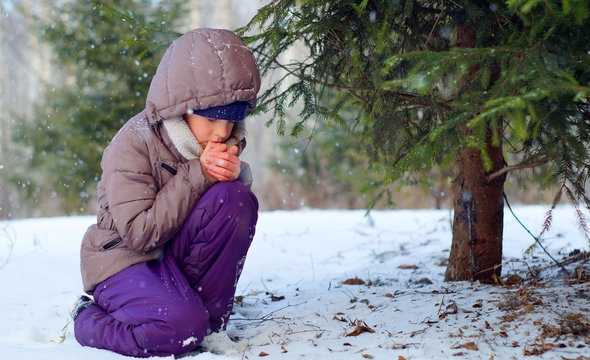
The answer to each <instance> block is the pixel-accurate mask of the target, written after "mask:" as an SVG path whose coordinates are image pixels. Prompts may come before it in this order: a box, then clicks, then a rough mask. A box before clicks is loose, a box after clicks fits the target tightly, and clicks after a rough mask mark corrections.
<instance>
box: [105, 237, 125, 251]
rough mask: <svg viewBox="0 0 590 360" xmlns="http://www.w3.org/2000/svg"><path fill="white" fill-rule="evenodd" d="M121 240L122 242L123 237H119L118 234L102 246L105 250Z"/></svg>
mask: <svg viewBox="0 0 590 360" xmlns="http://www.w3.org/2000/svg"><path fill="white" fill-rule="evenodd" d="M121 242H123V239H121V237H120V236H119V237H118V238H116V239H113V240H111V241H109V242H108V243H106V244H104V245H103V247H102V248H103V249H105V250H108V249H110V248H113V247H115V246H117V245H118V244H120V243H121Z"/></svg>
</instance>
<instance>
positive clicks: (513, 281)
mask: <svg viewBox="0 0 590 360" xmlns="http://www.w3.org/2000/svg"><path fill="white" fill-rule="evenodd" d="M523 281H524V279H523V278H521V277H520V276H518V275H517V274H514V275H510V276H509V277H508V279H506V284H508V285H515V284H520V283H521V282H523Z"/></svg>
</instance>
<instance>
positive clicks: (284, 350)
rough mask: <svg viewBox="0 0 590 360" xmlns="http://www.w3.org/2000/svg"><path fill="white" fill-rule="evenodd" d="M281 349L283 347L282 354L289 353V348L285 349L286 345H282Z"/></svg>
mask: <svg viewBox="0 0 590 360" xmlns="http://www.w3.org/2000/svg"><path fill="white" fill-rule="evenodd" d="M281 349H283V351H281V354H284V353H288V351H287V349H285V345H281Z"/></svg>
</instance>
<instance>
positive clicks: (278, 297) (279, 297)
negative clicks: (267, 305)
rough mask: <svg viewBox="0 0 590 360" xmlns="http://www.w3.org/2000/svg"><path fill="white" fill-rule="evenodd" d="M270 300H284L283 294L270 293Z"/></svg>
mask: <svg viewBox="0 0 590 360" xmlns="http://www.w3.org/2000/svg"><path fill="white" fill-rule="evenodd" d="M270 300H272V301H281V300H285V297H284V296H275V295H273V294H270Z"/></svg>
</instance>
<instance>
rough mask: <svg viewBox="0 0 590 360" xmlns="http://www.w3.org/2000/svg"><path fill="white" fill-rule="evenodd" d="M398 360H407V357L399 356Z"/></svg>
mask: <svg viewBox="0 0 590 360" xmlns="http://www.w3.org/2000/svg"><path fill="white" fill-rule="evenodd" d="M397 360H406V358H405V357H403V356H401V355H399V356H398V357H397Z"/></svg>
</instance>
